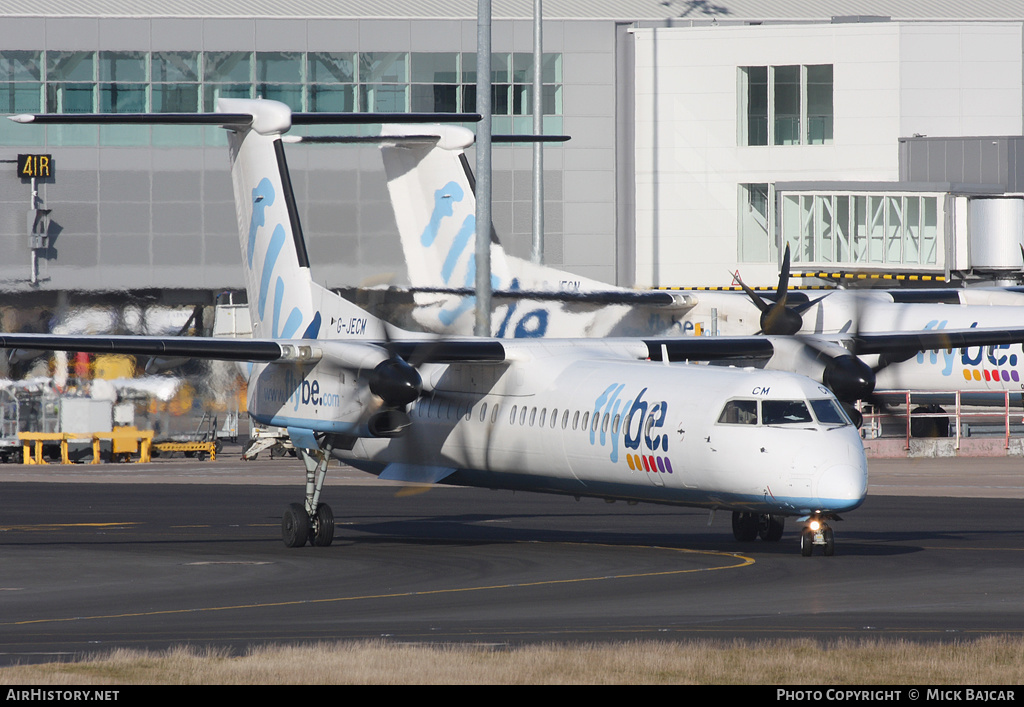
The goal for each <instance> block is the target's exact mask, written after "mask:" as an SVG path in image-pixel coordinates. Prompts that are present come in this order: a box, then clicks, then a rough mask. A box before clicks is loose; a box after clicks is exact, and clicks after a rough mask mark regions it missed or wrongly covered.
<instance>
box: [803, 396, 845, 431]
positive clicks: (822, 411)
mask: <svg viewBox="0 0 1024 707" xmlns="http://www.w3.org/2000/svg"><path fill="white" fill-rule="evenodd" d="M811 407H812V408H813V409H814V416H815V417H816V418H818V422H820V423H821V424H823V425H852V424H853V423H852V422H851V421H850V418H849V416H848V415H847V414H846V411H845V410H843V408H842V406H841V405H840V404H839V403H838V402H836V401H835V400H832V399H829V398H825V399H823V400H812V401H811Z"/></svg>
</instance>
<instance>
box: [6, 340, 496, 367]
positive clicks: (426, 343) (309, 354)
mask: <svg viewBox="0 0 1024 707" xmlns="http://www.w3.org/2000/svg"><path fill="white" fill-rule="evenodd" d="M0 348H9V349H29V350H35V351H80V352H83V353H95V354H102V353H121V354H131V355H136V356H173V357H184V358H204V359H214V360H220V361H252V362H255V363H270V362H273V361H312V360H319V359H320V358H325V357H326V358H329V359H332V360H335V361H336V362H338V363H340V364H342V365H345V364H346V363H348V364H352V365H354V362H359V363H361V362H362V361H361V357H360V356H353V352H356V351H364V352H365V351H369V350H376V351H381V350H387V349H390V350H392V351H394V352H395V353H397V354H398V355H399V356H401V357H402V358H405V359H406V360H413V361H416V362H418V363H420V362H422V363H456V362H479V363H500V362H502V361H504V360H505V359H506V355H505V349H504V347H503V346H502V345H501V343H500V342H499V341H495V340H489V339H481V340H473V339H425V340H424V339H416V340H403V341H391V342H382V341H364V342H358V343H356V342H352V341H344V342H343V341H332V340H324V339H282V340H274V339H228V338H214V337H202V336H163V337H159V336H65V335H57V334H0Z"/></svg>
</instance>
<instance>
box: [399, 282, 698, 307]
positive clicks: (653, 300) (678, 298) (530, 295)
mask: <svg viewBox="0 0 1024 707" xmlns="http://www.w3.org/2000/svg"><path fill="white" fill-rule="evenodd" d="M408 291H409V292H411V293H412V294H420V293H424V294H439V295H451V296H453V297H473V296H474V295H475V294H476V291H475V290H473V289H471V288H467V287H410V288H409V289H408ZM491 297H492V298H493V299H498V300H501V299H508V300H540V301H546V302H567V303H572V304H577V303H578V304H591V305H596V306H601V305H610V304H626V305H634V306H636V305H646V306H649V307H671V308H675V309H681V310H689V309H692V308H693V307H695V306H696V304H697V300H696V298H695V297H694V296H692V295H688V294H685V293H680V292H668V291H665V290H626V289H623V290H603V291H602V290H586V291H579V290H495V291H494V292H492V293H491Z"/></svg>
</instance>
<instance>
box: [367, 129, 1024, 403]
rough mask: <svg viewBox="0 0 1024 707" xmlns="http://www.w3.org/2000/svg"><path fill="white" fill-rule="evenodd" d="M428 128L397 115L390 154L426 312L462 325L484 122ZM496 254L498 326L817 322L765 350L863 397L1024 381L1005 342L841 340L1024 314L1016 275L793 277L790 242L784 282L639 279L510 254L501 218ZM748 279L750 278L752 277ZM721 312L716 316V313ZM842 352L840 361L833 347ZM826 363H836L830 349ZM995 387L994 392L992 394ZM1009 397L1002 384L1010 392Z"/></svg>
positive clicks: (404, 234)
mask: <svg viewBox="0 0 1024 707" xmlns="http://www.w3.org/2000/svg"><path fill="white" fill-rule="evenodd" d="M413 132H415V134H418V135H421V136H422V135H424V132H425V131H424V130H422V129H419V128H417V129H416V130H415V131H410V128H409V126H385V130H384V131H383V133H382V135H383V136H384V137H385V138H386V137H387V136H391V137H392V138H397V137H398V136H403V135H404V136H406V138H407V139H405V140H403V141H398V140H397V139H393V140H392V141H391V142H388V141H387V140H386V139H385V140H384V142H383V144H382V146H381V154H382V158H383V162H384V168H385V172H386V175H387V180H388V188H389V191H390V194H391V200H392V206H393V207H394V211H395V217H396V220H397V223H398V229H399V234H400V236H401V241H402V247H403V249H404V251H405V256H406V262H407V263H408V271H409V280H410V283H411V285H412V292H413V293H415V302H416V307H415V309H414V311H413V313H412V315H413V317H414V319H415V321H416V322H417V324H418V325H419V326H421V327H422V328H424V329H425V330H426V331H431V332H436V333H443V334H449V335H453V334H454V335H460V334H466V333H469V332H471V331H472V330H473V324H474V315H473V306H474V303H475V299H474V295H473V292H472V289H471V288H472V287H473V283H474V276H475V275H474V273H475V263H474V248H473V243H474V238H475V231H476V227H475V209H476V204H475V198H474V194H473V186H474V182H473V175H472V172H471V171H470V167H469V164H468V162H467V161H466V159H465V157H464V151H465V150H466V149H467V148H468V147H469V146H471V145H472V144H473V139H474V136H473V133H472V132H471V131H469V130H466V129H464V128H456V127H451V126H448V127H445V128H444V132H443V135H442V134H441V133H438V134H437V136H436V137H434V138H433V139H430V138H423V139H419V140H416V139H414V138H412V137H411V134H412V133H413ZM491 266H492V270H493V277H492V282H493V285H494V289H495V302H496V303H499V304H500V306H498V307H497V308H496V311H495V316H494V318H493V320H492V327H493V334H494V336H496V337H498V338H502V339H504V338H540V337H546V336H558V337H570V336H571V337H577V336H582V337H595V338H600V337H607V336H653V335H663V336H664V335H670V336H671V335H674V336H678V335H681V334H693V333H700V332H701V331H702V330H703V331H705V332H707V331H709V330H712V329H715V330H717V331H716V333H721V334H723V335H750V334H755V333H765V334H779V335H788V334H803V335H813V336H817V337H821V338H820V339H819V340H820V341H821V342H822V343H820V344H819V345H818V347H817V349H816V351H815V354H814V356H812V357H811V358H813V359H815V360H814V361H811V360H809V359H808V357H807V356H806V355H803V354H807V353H808V352H807V350H806V347H800V349H798V350H797V351H796V352H793V351H788V350H787V351H779V352H775V353H774V354H773V355H772V357H771V358H770V359H769V360H768V361H767V362H766V363H763V364H760V365H766V366H767V367H768V368H775V369H779V370H795V371H800V372H804V373H806V374H807V375H810V376H812V377H814V378H816V379H817V380H819V381H824V380H825V379H826V378H827V377H828V376H829V372H828V369H829V367H830V366H831V367H835V366H839V367H842V368H843V369H844V373H843V374H842V375H843V376H844V377H846V378H849V377H850V376H853V375H857V376H859V377H860V378H862V379H863V380H862V382H861V383H859V384H856V385H852V386H851V385H847V386H845V387H843V388H833V390H834V391H835V392H836V393H837V394H838V395H839V397H840V398H841V399H842V400H844V402H847V403H852V402H855V401H856V400H859V399H862V397H863V396H864V395H866V394H870V393H871V391H872V390H875V391H878V392H881V391H897V390H920V391H955V390H966V391H976V392H979V393H985V392H990V391H1003V390H1010V391H1016V392H1017V393H1018V394H1020V392H1021V391H1022V390H1024V377H1022V376H1024V348H1022V347H1021V345H1020V344H1019V343H991V344H989V345H979V346H974V347H965V348H959V349H957V348H944V349H933V350H930V351H916V350H915V351H911V352H907V353H908V354H909V357H908V358H907V359H906V360H902V361H900V360H899V357H895V356H892V355H890V356H888V357H887V358H879V357H878V356H877V355H870V354H868V353H867V352H866V351H865V350H858V351H856V352H855V353H858V354H860V360H861V362H862V363H863V365H860V366H858V365H857V364H856V363H855V362H852V361H849V360H847V359H848V357H849V354H850V351H848V350H845V349H843V348H837V347H835V346H834V345H833V343H834V342H837V341H841V340H843V339H845V338H846V337H847V336H848V335H850V334H855V333H875V334H882V333H886V332H892V331H922V332H927V331H942V330H946V329H970V328H981V329H989V328H992V329H998V328H1007V327H1011V326H1012V327H1022V326H1024V292H1022V291H1020V290H1019V289H1014V288H974V289H953V288H950V289H930V290H919V289H914V290H894V291H878V290H874V291H863V290H857V291H851V290H834V291H828V292H825V293H820V292H816V293H812V294H811V295H810V296H808V294H806V293H804V292H792V291H789V290H788V280H789V251H788V248H787V249H786V253H785V257H784V258H783V265H782V274H781V276H780V281H779V284H778V287H777V289H776V292H775V293H773V294H771V295H767V296H763V295H758V294H757V293H755V292H754V291H753V290H751V289H749V288H746V286H745V285H744V286H743V287H744V289H746V296H744V295H743V294H741V293H736V292H721V291H718V292H716V291H699V292H687V293H683V292H679V291H637V290H631V289H627V288H618V287H614V286H611V285H608V284H606V283H601V282H597V281H594V280H589V279H586V278H581V277H578V276H575V275H572V274H570V273H567V272H564V271H561V270H558V269H556V268H551V267H546V266H542V265H537V264H534V263H531V262H529V261H526V260H523V259H521V258H516V257H514V256H511V255H508V254H506V253H505V251H504V250H503V249H502V247H501V246H500V244H499V243H498V242H497V238H496V237H495V236H494V234H493V230H492V243H491ZM741 284H742V283H741ZM713 321H714V322H715V323H714V324H713ZM837 358H838V359H839V362H838V363H836V364H830V363H829V362H828V360H829V359H837ZM823 361H824V362H825V363H826V365H824V366H822V365H821V364H822V362H823ZM982 400H983V398H982ZM999 400H1000V404H1001V401H1002V397H1001V396H1000V398H999Z"/></svg>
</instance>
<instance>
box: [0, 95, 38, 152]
mask: <svg viewBox="0 0 1024 707" xmlns="http://www.w3.org/2000/svg"><path fill="white" fill-rule="evenodd" d="M42 96H43V84H42V83H38V82H37V83H13V82H8V83H0V113H39V112H41V105H42ZM5 144H6V143H5Z"/></svg>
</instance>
